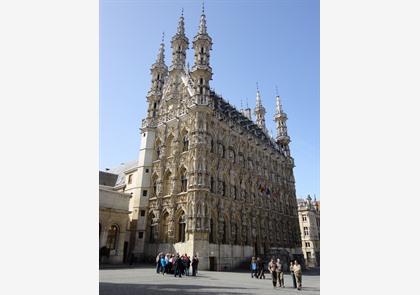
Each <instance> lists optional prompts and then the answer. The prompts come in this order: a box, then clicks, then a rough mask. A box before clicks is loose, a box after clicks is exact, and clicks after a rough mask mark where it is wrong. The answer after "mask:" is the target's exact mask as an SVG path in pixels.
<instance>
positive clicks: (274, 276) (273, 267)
mask: <svg viewBox="0 0 420 295" xmlns="http://www.w3.org/2000/svg"><path fill="white" fill-rule="evenodd" d="M268 271H269V272H270V273H271V279H272V281H273V288H276V285H277V263H276V262H275V261H274V257H273V258H271V260H270V262H269V263H268Z"/></svg>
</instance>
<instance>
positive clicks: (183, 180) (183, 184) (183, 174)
mask: <svg viewBox="0 0 420 295" xmlns="http://www.w3.org/2000/svg"><path fill="white" fill-rule="evenodd" d="M187 185H188V180H187V171H186V170H185V169H182V170H181V192H186V191H187Z"/></svg>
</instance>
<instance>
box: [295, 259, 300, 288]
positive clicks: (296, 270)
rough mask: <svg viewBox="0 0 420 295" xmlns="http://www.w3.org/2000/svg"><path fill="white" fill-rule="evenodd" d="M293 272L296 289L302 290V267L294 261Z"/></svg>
mask: <svg viewBox="0 0 420 295" xmlns="http://www.w3.org/2000/svg"><path fill="white" fill-rule="evenodd" d="M293 272H294V273H295V278H296V285H297V289H298V290H300V289H302V267H301V266H300V264H299V262H298V261H297V260H295V265H294V266H293Z"/></svg>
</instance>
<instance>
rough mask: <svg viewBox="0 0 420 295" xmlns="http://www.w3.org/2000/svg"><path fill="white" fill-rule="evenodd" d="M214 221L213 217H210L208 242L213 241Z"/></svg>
mask: <svg viewBox="0 0 420 295" xmlns="http://www.w3.org/2000/svg"><path fill="white" fill-rule="evenodd" d="M214 232H215V230H214V222H213V218H210V232H209V243H214Z"/></svg>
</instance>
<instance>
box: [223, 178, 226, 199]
mask: <svg viewBox="0 0 420 295" xmlns="http://www.w3.org/2000/svg"><path fill="white" fill-rule="evenodd" d="M222 196H226V184H225V182H224V181H222Z"/></svg>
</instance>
